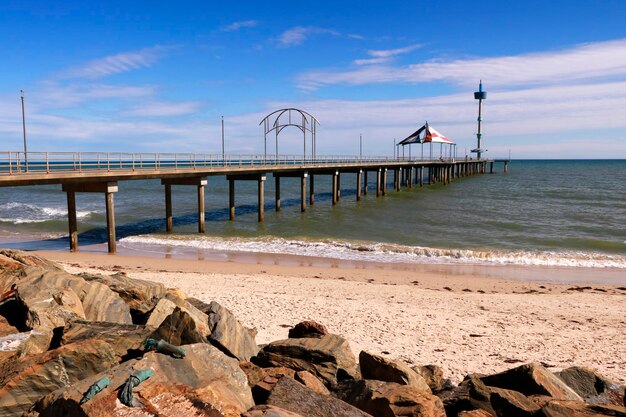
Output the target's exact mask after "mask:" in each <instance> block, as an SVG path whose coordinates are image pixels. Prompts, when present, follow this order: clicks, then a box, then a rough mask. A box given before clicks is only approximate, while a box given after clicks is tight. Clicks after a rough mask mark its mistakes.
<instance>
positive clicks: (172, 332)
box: [150, 307, 207, 346]
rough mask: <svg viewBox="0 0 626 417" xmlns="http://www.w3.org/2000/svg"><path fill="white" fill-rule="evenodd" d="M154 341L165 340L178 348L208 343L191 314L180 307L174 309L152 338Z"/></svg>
mask: <svg viewBox="0 0 626 417" xmlns="http://www.w3.org/2000/svg"><path fill="white" fill-rule="evenodd" d="M150 337H151V338H152V339H155V340H160V339H163V340H165V341H166V342H168V343H171V344H173V345H176V346H180V345H188V344H192V343H207V338H206V337H205V336H204V334H202V333H201V332H200V331H198V329H197V328H196V322H195V321H194V319H193V317H191V316H190V315H189V313H187V312H185V311H184V310H182V309H181V308H180V307H176V308H174V311H172V314H170V315H169V316H167V317H166V318H165V320H163V322H162V323H161V325H160V326H159V328H158V329H156V330H155V331H154V332H153V333H152V335H151V336H150Z"/></svg>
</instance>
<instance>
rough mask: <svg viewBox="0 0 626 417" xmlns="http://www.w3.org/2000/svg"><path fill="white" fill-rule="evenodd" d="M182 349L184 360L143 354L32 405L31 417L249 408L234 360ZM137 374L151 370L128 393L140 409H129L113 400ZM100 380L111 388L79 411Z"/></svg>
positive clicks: (176, 415)
mask: <svg viewBox="0 0 626 417" xmlns="http://www.w3.org/2000/svg"><path fill="white" fill-rule="evenodd" d="M184 348H185V350H186V355H185V357H184V358H183V359H176V358H172V357H170V356H168V355H163V354H160V353H156V352H148V353H146V354H145V355H144V356H143V357H142V358H141V359H140V360H130V361H128V362H125V363H122V364H120V365H118V366H116V367H115V368H113V369H111V370H109V371H107V372H104V373H101V374H99V375H95V376H93V377H90V378H87V379H85V380H83V381H80V382H78V383H76V384H74V385H73V386H72V387H69V388H64V389H62V390H58V391H56V392H54V393H51V394H49V395H48V396H46V397H44V398H42V399H40V400H39V401H37V402H36V403H35V404H34V405H33V407H32V408H31V410H30V413H31V414H30V415H31V416H36V415H41V416H42V417H43V416H48V415H49V416H54V415H87V416H89V417H105V416H111V415H119V416H122V415H123V416H134V415H137V416H159V417H170V416H171V417H180V416H203V415H204V416H211V417H235V416H236V417H239V416H240V415H241V413H243V412H245V411H246V410H247V409H249V408H250V407H252V406H253V405H254V403H253V401H252V394H251V392H250V388H249V387H248V384H247V379H246V376H245V374H244V373H243V371H241V369H239V366H238V364H237V361H236V360H234V359H232V358H229V357H227V356H226V355H224V354H223V353H222V352H220V351H219V350H218V349H216V348H215V347H213V346H211V345H209V344H206V343H197V344H192V345H185V346H184ZM139 369H152V370H153V375H152V376H151V377H150V378H149V379H147V380H145V381H144V382H142V383H141V385H139V386H138V387H136V388H135V389H134V390H133V392H134V397H135V400H136V401H137V402H138V405H140V407H141V408H128V407H126V406H123V405H121V404H120V403H119V401H118V400H117V394H118V392H117V389H118V388H119V387H120V386H121V385H122V384H123V383H124V381H125V380H126V379H127V378H128V376H129V375H130V374H131V373H132V372H134V370H139ZM104 376H107V377H109V378H110V380H111V384H110V385H109V386H108V387H107V388H105V389H104V390H103V391H102V392H100V393H98V394H97V395H96V396H95V397H93V398H92V399H91V400H90V401H88V402H86V403H85V404H84V405H82V407H81V406H78V403H79V401H80V399H81V398H82V396H83V393H84V392H86V391H87V389H88V388H89V386H90V385H91V384H93V383H94V382H95V381H97V380H98V379H100V378H102V377H104ZM67 410H73V412H70V413H67ZM37 413H39V414H37ZM137 413H139V414H137Z"/></svg>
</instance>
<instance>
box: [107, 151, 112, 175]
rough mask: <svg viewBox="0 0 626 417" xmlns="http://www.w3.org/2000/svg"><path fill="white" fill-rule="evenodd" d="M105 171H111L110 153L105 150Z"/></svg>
mask: <svg viewBox="0 0 626 417" xmlns="http://www.w3.org/2000/svg"><path fill="white" fill-rule="evenodd" d="M107 172H111V155H110V154H109V153H108V152H107Z"/></svg>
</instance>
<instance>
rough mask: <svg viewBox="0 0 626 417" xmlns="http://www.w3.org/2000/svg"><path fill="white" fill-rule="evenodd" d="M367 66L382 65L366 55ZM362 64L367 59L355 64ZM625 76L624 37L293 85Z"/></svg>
mask: <svg viewBox="0 0 626 417" xmlns="http://www.w3.org/2000/svg"><path fill="white" fill-rule="evenodd" d="M372 56H373V58H372V61H370V62H369V63H370V64H385V63H386V61H385V58H388V57H385V56H384V55H383V56H374V55H372ZM361 63H362V64H363V63H368V62H361ZM625 75H626V39H620V40H615V41H609V42H597V43H589V44H583V45H578V46H576V47H573V48H570V49H565V50H560V51H551V52H540V53H530V54H521V55H513V56H503V57H489V58H474V59H456V60H443V59H437V60H432V61H428V62H424V63H418V64H413V65H406V66H392V65H370V66H365V67H363V68H357V69H350V70H345V71H325V70H321V71H311V72H307V73H305V74H302V75H301V76H299V77H298V84H299V86H300V87H301V88H303V89H305V90H313V89H316V88H319V87H321V86H324V85H333V84H351V85H361V84H376V83H419V82H432V81H443V82H450V83H454V84H457V85H470V84H472V85H473V84H475V83H476V80H478V79H484V80H489V84H490V85H492V86H524V85H549V84H551V83H555V82H562V81H563V80H567V81H568V82H572V81H578V80H589V79H599V78H602V79H606V78H607V77H623V76H625Z"/></svg>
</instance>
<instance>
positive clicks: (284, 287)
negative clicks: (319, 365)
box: [40, 252, 626, 384]
mask: <svg viewBox="0 0 626 417" xmlns="http://www.w3.org/2000/svg"><path fill="white" fill-rule="evenodd" d="M40 254H41V255H42V256H45V257H47V258H49V259H52V260H56V261H59V262H61V263H62V264H63V266H64V267H65V268H66V269H67V270H68V271H69V272H71V273H77V272H83V271H86V272H87V271H88V272H97V273H112V272H125V273H126V274H127V275H128V276H130V277H132V278H139V279H145V280H151V281H157V282H162V283H164V284H165V285H166V286H168V287H177V288H180V289H182V290H183V291H185V292H186V293H187V294H188V295H189V296H192V297H196V298H199V299H201V300H203V301H206V302H209V301H212V300H215V301H217V302H219V303H220V304H222V305H224V306H226V307H227V308H229V309H230V310H232V311H233V312H234V313H235V315H236V316H237V317H238V318H239V320H240V321H242V322H243V323H244V324H245V325H246V326H250V327H255V328H257V329H258V335H257V342H258V343H268V342H270V341H272V340H277V339H283V338H286V337H287V331H288V328H289V327H290V326H293V325H294V324H296V323H298V322H299V321H302V320H315V321H318V322H320V323H323V324H325V325H326V326H327V327H328V328H329V330H330V331H331V332H333V333H337V334H340V335H342V336H344V337H345V338H347V339H348V340H349V342H350V344H351V346H352V350H353V351H354V353H355V354H358V352H359V351H361V350H367V351H369V352H373V353H377V354H384V355H387V356H389V357H392V358H401V359H403V360H404V361H406V362H408V363H411V364H436V365H439V366H441V367H442V368H443V369H444V372H445V375H446V376H447V377H449V378H451V379H452V380H453V381H454V382H458V381H460V380H461V379H462V378H463V376H464V375H466V374H468V373H471V372H479V373H493V372H497V371H502V370H504V369H508V368H511V367H513V366H516V364H521V363H526V362H531V361H537V362H542V363H544V365H545V366H548V367H550V369H553V370H557V369H561V368H566V367H569V366H572V365H578V366H586V367H590V368H593V369H596V370H598V371H599V372H600V373H602V374H604V375H606V376H608V377H610V378H612V379H614V380H616V381H618V382H620V383H622V384H624V383H626V342H625V340H626V288H625V287H626V278H621V273H618V274H617V275H615V276H613V278H611V280H612V281H610V282H612V283H613V284H614V285H597V284H592V285H590V286H586V285H583V284H581V282H580V279H578V278H575V279H572V280H571V281H570V280H568V279H567V277H564V276H563V275H564V274H566V275H567V274H568V273H571V272H572V271H569V272H568V271H567V270H558V269H554V268H552V269H548V268H514V267H511V268H508V269H506V268H505V269H503V270H505V271H508V272H506V273H504V274H502V273H500V274H499V275H501V276H502V275H504V276H507V277H508V276H517V275H523V274H525V275H526V276H527V277H528V279H529V280H519V279H517V280H514V279H513V280H512V279H509V280H503V279H497V278H493V275H494V274H493V273H491V272H490V270H489V269H488V268H487V269H485V268H471V267H467V268H458V267H449V266H444V265H441V266H421V267H420V266H416V267H412V268H408V269H407V268H405V267H403V266H400V265H398V266H397V268H393V267H389V266H388V265H387V266H386V267H385V269H381V268H377V267H372V266H371V265H369V266H367V265H364V266H361V267H356V268H345V267H344V268H333V267H323V266H317V265H315V264H314V263H312V264H311V265H312V266H289V265H267V264H253V263H232V262H209V261H198V260H182V259H156V258H144V257H131V256H119V255H118V256H108V255H102V254H94V253H79V254H70V253H63V252H42V253H40ZM495 275H498V274H495ZM559 276H560V279H556V280H560V281H562V282H564V283H565V284H560V285H559V284H546V283H542V282H541V281H542V279H541V278H542V277H545V279H546V280H555V277H559ZM615 277H617V278H615ZM568 281H570V282H568ZM571 282H574V283H571ZM590 282H593V280H590Z"/></svg>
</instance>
